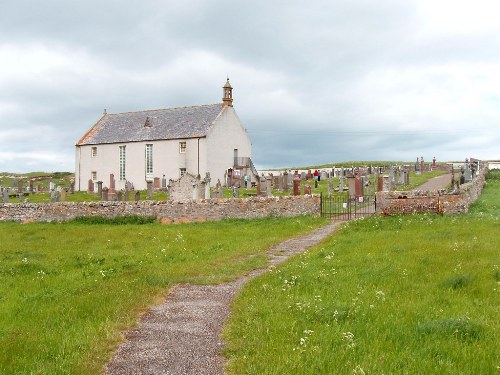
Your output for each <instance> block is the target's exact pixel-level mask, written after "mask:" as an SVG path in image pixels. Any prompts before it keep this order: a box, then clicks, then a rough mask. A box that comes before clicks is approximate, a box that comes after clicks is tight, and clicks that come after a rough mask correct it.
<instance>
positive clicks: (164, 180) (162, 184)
mask: <svg viewBox="0 0 500 375" xmlns="http://www.w3.org/2000/svg"><path fill="white" fill-rule="evenodd" d="M161 188H162V189H166V188H167V179H166V178H165V175H163V177H162V178H161Z"/></svg>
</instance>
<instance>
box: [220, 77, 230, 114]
mask: <svg viewBox="0 0 500 375" xmlns="http://www.w3.org/2000/svg"><path fill="white" fill-rule="evenodd" d="M222 89H223V96H222V104H224V105H227V106H229V107H232V106H233V88H232V87H231V84H230V83H229V77H228V79H227V81H226V84H225V85H224V86H223V87H222Z"/></svg>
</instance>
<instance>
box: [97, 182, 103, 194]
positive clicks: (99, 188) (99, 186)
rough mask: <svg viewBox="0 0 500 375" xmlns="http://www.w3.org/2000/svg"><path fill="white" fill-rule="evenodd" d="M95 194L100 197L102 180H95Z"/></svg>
mask: <svg viewBox="0 0 500 375" xmlns="http://www.w3.org/2000/svg"><path fill="white" fill-rule="evenodd" d="M97 195H98V196H100V197H101V198H102V181H97Z"/></svg>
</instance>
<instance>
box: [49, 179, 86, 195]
mask: <svg viewBox="0 0 500 375" xmlns="http://www.w3.org/2000/svg"><path fill="white" fill-rule="evenodd" d="M49 190H50V189H49ZM87 191H88V192H89V193H93V192H94V181H92V180H91V179H90V180H89V186H88V189H87Z"/></svg>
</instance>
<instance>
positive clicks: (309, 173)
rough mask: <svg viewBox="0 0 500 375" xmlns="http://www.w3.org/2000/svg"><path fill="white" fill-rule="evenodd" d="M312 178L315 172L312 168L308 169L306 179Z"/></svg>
mask: <svg viewBox="0 0 500 375" xmlns="http://www.w3.org/2000/svg"><path fill="white" fill-rule="evenodd" d="M311 178H313V174H312V173H311V170H310V169H308V170H307V176H306V179H308V180H310V179H311Z"/></svg>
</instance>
